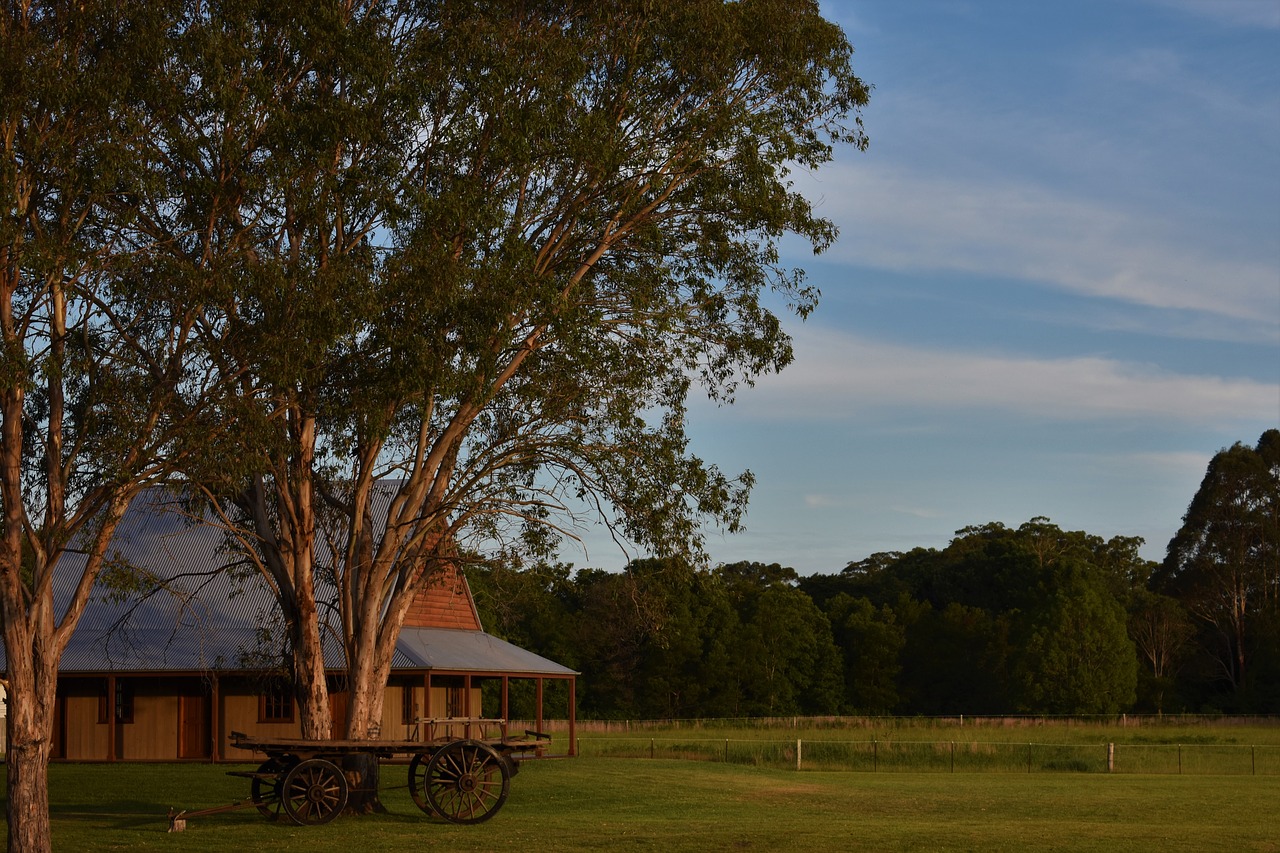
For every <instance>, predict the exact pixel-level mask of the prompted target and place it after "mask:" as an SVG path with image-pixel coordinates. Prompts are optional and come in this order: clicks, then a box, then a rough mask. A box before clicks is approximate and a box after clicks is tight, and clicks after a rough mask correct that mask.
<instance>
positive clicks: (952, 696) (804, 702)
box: [469, 430, 1280, 719]
mask: <svg viewBox="0 0 1280 853" xmlns="http://www.w3.org/2000/svg"><path fill="white" fill-rule="evenodd" d="M1141 545H1142V540H1141V539H1139V538H1136V537H1124V536H1117V537H1114V538H1112V539H1103V538H1101V537H1098V536H1094V535H1090V534H1089V533H1086V532H1083V531H1064V530H1061V529H1060V528H1058V527H1057V526H1056V525H1054V524H1053V523H1051V522H1050V521H1049V519H1046V518H1033V519H1031V520H1030V521H1028V522H1026V523H1025V524H1022V525H1021V526H1019V527H1017V528H1010V527H1007V526H1005V525H1003V524H999V523H991V524H984V525H981V526H977V527H969V528H966V529H964V530H961V531H959V532H958V533H957V534H956V537H955V539H954V540H953V541H952V542H951V543H950V544H949V545H948V546H947V547H946V548H943V549H941V550H938V549H932V548H929V549H926V548H916V549H914V550H911V551H907V552H894V553H881V554H874V555H872V556H870V557H868V558H866V559H864V560H860V561H858V562H854V563H850V564H849V565H848V566H846V567H845V568H844V570H843V571H840V572H838V573H836V574H818V575H812V576H808V577H801V576H799V575H798V574H797V573H796V572H795V571H793V570H792V569H789V568H785V567H783V566H781V565H778V564H772V565H763V564H760V563H752V562H745V563H733V564H729V565H721V566H718V567H716V568H712V569H696V568H692V567H689V566H686V565H682V564H680V563H678V562H676V561H672V560H656V559H649V560H639V561H635V562H633V563H632V564H631V565H630V566H629V567H628V568H627V570H626V571H625V572H621V573H615V572H605V571H601V570H596V569H583V570H578V571H574V570H573V569H572V568H571V567H567V566H563V565H539V566H535V567H532V568H525V569H515V568H511V567H508V566H494V565H489V566H481V567H473V568H472V569H470V570H469V578H470V581H471V585H472V590H473V592H474V594H475V598H476V602H477V605H478V607H479V608H480V611H481V617H482V618H483V620H484V623H485V626H486V627H487V628H488V629H489V630H490V631H491V632H493V633H495V634H497V635H499V636H502V637H504V638H506V639H508V640H510V641H512V642H514V643H517V644H518V645H521V646H523V647H525V648H528V649H531V650H533V651H536V652H538V653H539V654H542V655H545V656H547V657H550V658H553V659H555V660H557V661H560V662H561V663H564V664H566V665H569V666H572V667H574V668H575V669H577V670H579V671H581V672H582V677H581V679H580V681H579V687H578V694H577V695H578V707H579V714H580V715H581V716H583V717H586V718H615V719H623V718H630V719H644V718H698V717H740V716H759V715H791V714H840V713H843V714H923V715H939V714H1023V713H1025V714H1070V715H1093V714H1118V713H1122V712H1146V713H1158V712H1183V711H1193V712H1251V713H1280V618H1278V617H1280V430H1269V431H1267V432H1266V433H1264V434H1263V436H1262V437H1261V439H1259V441H1258V444H1257V446H1256V447H1249V446H1247V445H1242V444H1236V445H1235V446H1233V447H1231V448H1228V449H1226V450H1223V451H1222V452H1220V453H1218V454H1217V455H1216V456H1215V457H1214V458H1213V460H1212V461H1211V463H1210V464H1209V467H1208V470H1207V472H1206V474H1205V478H1204V481H1203V482H1202V484H1201V486H1200V489H1199V491H1198V492H1197V493H1196V495H1195V497H1194V499H1193V500H1192V502H1191V504H1190V506H1189V507H1188V510H1187V514H1186V516H1185V517H1184V520H1183V526H1182V528H1181V529H1180V530H1179V531H1178V533H1177V535H1176V536H1175V537H1174V538H1173V540H1171V541H1170V543H1169V546H1168V556H1167V557H1166V558H1165V560H1164V561H1163V562H1162V563H1157V562H1153V561H1149V560H1146V559H1143V558H1142V557H1140V556H1139V553H1138V550H1139V547H1140V546H1141ZM518 713H519V710H518V708H513V715H515V714H518Z"/></svg>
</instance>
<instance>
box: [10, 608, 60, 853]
mask: <svg viewBox="0 0 1280 853" xmlns="http://www.w3.org/2000/svg"><path fill="white" fill-rule="evenodd" d="M6 609H8V608H6ZM13 616H16V617H17V618H12V617H13ZM32 640H33V632H32V629H31V627H30V626H29V625H28V624H27V620H26V619H24V618H22V616H20V615H17V614H10V613H6V614H5V643H6V648H7V649H8V650H9V673H8V675H9V696H8V711H9V716H8V720H7V723H6V734H7V735H8V739H9V740H8V756H7V758H6V761H5V776H6V779H7V782H8V786H9V793H8V801H7V808H6V816H7V818H8V821H9V832H8V841H9V848H8V849H9V850H11V851H19V850H20V851H23V853H48V851H49V850H50V845H51V842H50V836H49V755H50V752H51V750H52V742H53V718H54V703H55V702H56V696H57V677H58V675H57V669H56V668H55V667H53V666H50V665H49V663H48V661H47V660H46V659H45V656H44V655H43V654H42V653H41V652H42V651H43V648H42V646H43V644H42V643H38V642H37V643H34V644H33V642H32ZM33 652H34V654H33Z"/></svg>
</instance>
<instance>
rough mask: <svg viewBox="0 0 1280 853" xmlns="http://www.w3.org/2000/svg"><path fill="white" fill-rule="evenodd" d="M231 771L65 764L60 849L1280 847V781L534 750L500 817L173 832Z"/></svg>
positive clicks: (389, 777)
mask: <svg viewBox="0 0 1280 853" xmlns="http://www.w3.org/2000/svg"><path fill="white" fill-rule="evenodd" d="M228 769H233V768H231V767H228V766H225V765H223V766H210V765H195V764H190V765H168V764H156V765H137V764H134V765H55V766H54V767H52V768H51V783H50V802H51V808H52V813H53V840H54V848H55V850H65V851H81V850H84V851H105V850H164V851H183V853H187V851H210V853H212V851H218V853H225V851H227V850H299V851H302V850H305V851H308V853H325V851H342V853H355V851H371V850H383V849H387V850H390V849H420V848H421V847H422V846H424V845H427V846H429V847H431V848H432V849H439V850H451V851H459V853H465V851H503V850H520V851H527V850H538V851H552V853H554V851H585V850H610V851H617V850H655V851H658V850H661V851H716V850H723V851H737V850H760V851H766V850H793V849H794V850H805V851H828V850H829V851H846V850H850V849H858V850H868V851H882V850H883V851H903V850H929V851H934V850H939V851H947V850H955V851H959V850H1046V851H1047V850H1063V851H1065V850H1072V851H1075V850H1081V851H1089V850H1097V851H1104V850H1105V851H1108V852H1109V851H1114V850H1127V851H1144V850H1150V851H1176V850H1185V851H1202V850H1241V851H1280V826H1278V825H1277V823H1276V820H1275V816H1274V815H1275V812H1274V805H1275V802H1276V801H1277V799H1278V798H1280V776H1263V775H1259V776H1241V775H1228V776H1207V775H1199V776H1191V775H1184V776H1171V775H1139V774H1118V775H1105V774H1083V773H1036V774H1027V773H1016V772H1013V773H1002V772H984V773H970V772H957V773H954V774H951V773H947V774H943V773H906V772H899V773H850V772H830V771H803V772H796V771H795V770H785V769H775V768H764V767H750V766H742V765H737V764H726V763H716V762H705V761H699V762H693V761H681V760H671V761H652V760H648V759H606V758H592V757H587V758H582V759H578V760H568V761H545V762H531V763H528V764H526V765H525V766H524V768H523V769H522V771H521V773H520V774H519V776H517V777H516V778H515V779H514V780H513V781H512V790H511V797H510V799H509V800H508V801H507V804H506V806H505V807H504V808H503V810H502V811H501V812H500V813H499V814H498V815H497V816H496V817H495V818H494V819H493V820H492V821H490V822H489V823H486V824H482V825H479V826H470V827H466V826H454V825H451V824H445V823H441V822H438V821H434V820H430V819H428V818H426V817H425V816H424V815H423V814H422V813H421V812H419V811H418V810H417V808H416V807H415V806H414V805H413V803H412V801H411V800H410V799H409V796H408V792H407V790H406V789H404V788H403V787H396V786H403V785H404V779H405V770H404V768H403V767H396V766H391V767H385V768H384V770H383V786H384V792H383V800H384V802H385V803H386V805H387V807H388V809H389V814H385V815H376V816H369V817H342V818H339V819H338V820H336V821H334V822H333V823H332V824H329V825H327V826H322V827H294V826H292V825H288V824H284V823H281V824H271V823H268V822H266V821H264V820H263V819H262V818H260V817H259V816H258V815H257V814H256V812H254V811H253V810H252V809H248V810H244V811H237V812H231V813H227V814H221V815H213V816H209V817H204V818H197V819H193V820H192V821H191V824H190V826H189V828H188V829H187V831H186V832H185V833H182V834H180V835H177V834H175V835H168V834H166V833H165V828H166V826H167V822H166V820H165V813H166V811H167V809H168V808H169V807H170V806H179V807H185V808H188V809H197V808H202V807H207V806H212V805H219V804H223V803H227V802H230V801H231V800H233V799H236V798H240V797H243V796H244V795H245V793H246V790H247V783H246V782H245V780H243V779H236V778H231V777H227V776H226V775H225V771H226V770H228Z"/></svg>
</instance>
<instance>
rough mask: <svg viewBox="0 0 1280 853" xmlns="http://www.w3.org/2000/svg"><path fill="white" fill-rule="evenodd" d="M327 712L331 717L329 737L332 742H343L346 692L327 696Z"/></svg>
mask: <svg viewBox="0 0 1280 853" xmlns="http://www.w3.org/2000/svg"><path fill="white" fill-rule="evenodd" d="M329 712H330V713H331V714H332V715H333V725H332V727H331V728H330V729H329V737H331V738H333V739H334V740H344V739H345V738H346V736H347V691H345V690H342V691H334V692H331V693H330V694H329Z"/></svg>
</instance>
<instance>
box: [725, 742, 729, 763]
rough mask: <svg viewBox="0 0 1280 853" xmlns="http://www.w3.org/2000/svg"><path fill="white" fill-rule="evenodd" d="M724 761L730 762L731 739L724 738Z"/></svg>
mask: <svg viewBox="0 0 1280 853" xmlns="http://www.w3.org/2000/svg"><path fill="white" fill-rule="evenodd" d="M724 763H725V764H728V763H729V739H728V738H725V739H724Z"/></svg>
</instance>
